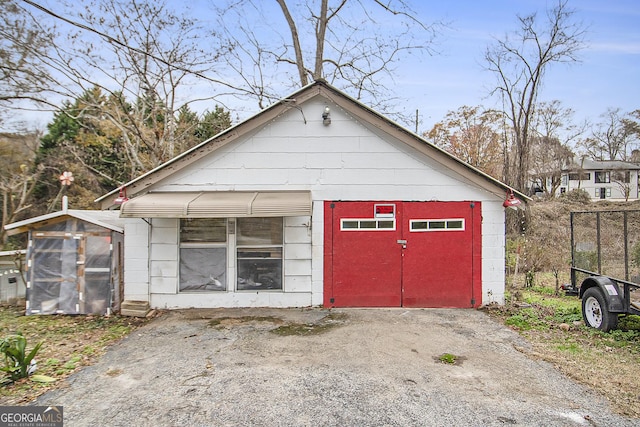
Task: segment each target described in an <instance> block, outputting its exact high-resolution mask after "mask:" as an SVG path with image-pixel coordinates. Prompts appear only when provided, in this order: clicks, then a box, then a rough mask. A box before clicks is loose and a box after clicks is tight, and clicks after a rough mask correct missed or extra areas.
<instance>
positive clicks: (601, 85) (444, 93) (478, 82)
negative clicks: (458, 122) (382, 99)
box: [398, 0, 640, 130]
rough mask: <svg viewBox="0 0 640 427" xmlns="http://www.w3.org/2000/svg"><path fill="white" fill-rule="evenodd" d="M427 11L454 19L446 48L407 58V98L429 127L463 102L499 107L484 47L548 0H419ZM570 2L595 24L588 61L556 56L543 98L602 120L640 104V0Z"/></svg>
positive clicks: (584, 54)
mask: <svg viewBox="0 0 640 427" xmlns="http://www.w3.org/2000/svg"><path fill="white" fill-rule="evenodd" d="M416 3H419V6H416V8H417V9H418V10H419V12H420V14H421V16H423V17H425V18H427V19H431V17H432V18H433V19H443V20H445V21H448V22H450V25H449V28H448V29H447V30H446V31H445V34H443V37H442V38H441V39H440V41H439V43H438V46H437V49H438V50H439V51H440V54H439V55H437V56H433V57H429V58H426V59H425V60H424V61H423V62H422V63H418V64H412V63H407V67H408V68H409V69H413V70H415V71H414V72H408V73H407V74H406V75H403V76H401V77H400V78H399V79H398V83H399V84H400V87H399V88H398V89H399V92H400V93H405V94H406V98H407V106H408V108H409V106H410V107H413V109H414V110H415V109H418V110H419V112H420V116H421V119H422V124H421V126H420V129H421V130H426V129H429V128H431V126H433V124H435V123H436V122H438V121H440V120H442V118H443V117H444V115H445V114H446V113H447V111H452V110H457V109H458V108H459V107H461V106H463V105H468V106H473V105H484V106H487V107H493V106H494V101H492V100H491V99H488V98H487V96H488V93H489V90H490V88H491V87H492V84H493V83H494V76H493V75H492V74H491V73H489V72H487V71H483V53H484V51H485V50H486V47H487V46H488V45H489V44H490V43H491V42H492V40H494V39H495V38H503V36H504V35H505V34H506V33H508V32H512V31H513V30H515V29H517V18H516V15H517V14H519V15H521V16H523V15H528V14H530V13H532V12H535V11H538V13H539V15H540V16H541V17H542V16H544V11H545V9H546V6H547V4H554V2H553V1H549V2H547V1H544V0H475V1H474V0H455V1H440V2H436V1H428V2H416ZM569 6H570V8H572V9H575V10H576V18H577V19H579V20H581V21H583V22H584V24H585V25H586V26H587V34H586V37H585V41H586V48H585V49H584V50H583V51H581V53H580V59H581V62H579V63H574V64H570V65H567V64H553V65H551V67H550V68H549V70H548V74H547V75H546V77H545V83H544V86H543V88H542V91H541V93H540V98H539V100H541V101H551V100H555V99H557V100H560V101H561V102H562V105H563V106H564V107H568V108H571V109H573V110H574V111H575V119H576V120H577V121H582V120H584V119H589V120H590V121H592V122H597V121H598V120H599V116H600V115H601V114H602V113H604V112H605V111H606V110H607V109H608V108H620V109H621V110H622V111H623V112H630V111H633V110H636V109H640V1H637V0H607V1H603V0H573V1H570V3H569Z"/></svg>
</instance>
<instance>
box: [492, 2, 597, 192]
mask: <svg viewBox="0 0 640 427" xmlns="http://www.w3.org/2000/svg"><path fill="white" fill-rule="evenodd" d="M567 4H568V1H567V0H560V1H558V3H557V4H556V5H555V6H554V7H553V8H551V9H550V10H548V11H547V13H546V16H545V18H546V19H544V20H541V19H539V17H538V15H537V14H536V13H533V14H530V15H527V16H518V23H519V28H518V30H516V31H515V32H514V33H512V34H508V35H506V36H505V37H504V39H502V40H496V42H495V43H494V44H493V45H492V46H490V47H488V48H487V50H486V52H485V61H486V64H487V66H486V68H487V70H489V71H491V72H492V73H494V74H495V76H496V79H497V87H496V88H495V89H494V91H493V93H497V94H499V95H500V96H501V98H502V101H503V104H504V111H505V114H506V117H507V118H508V121H509V124H510V126H511V128H512V138H513V156H514V157H515V159H514V162H513V165H514V168H515V170H514V171H509V174H508V176H507V177H506V178H507V180H508V182H509V183H510V184H512V185H514V186H515V187H516V188H518V189H521V190H524V189H525V188H526V187H527V183H528V172H529V168H530V149H531V147H530V146H531V126H532V120H533V117H534V114H535V107H536V102H537V98H538V95H539V94H540V92H541V90H542V85H543V81H544V75H545V72H546V71H547V69H548V68H549V66H551V65H552V64H554V63H569V62H576V61H577V59H578V58H577V53H578V51H579V50H580V49H582V47H583V37H584V34H585V28H584V26H583V25H582V24H581V23H579V22H576V21H575V19H574V17H575V11H573V10H571V9H569V8H568V5H567ZM507 164H509V162H507Z"/></svg>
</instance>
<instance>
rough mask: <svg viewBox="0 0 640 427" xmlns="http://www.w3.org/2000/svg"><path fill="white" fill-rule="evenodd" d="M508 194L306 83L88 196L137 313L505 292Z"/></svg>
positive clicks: (386, 303) (478, 297)
mask: <svg viewBox="0 0 640 427" xmlns="http://www.w3.org/2000/svg"><path fill="white" fill-rule="evenodd" d="M328 117H330V118H331V120H327V118H328ZM121 195H122V196H125V197H124V198H123V197H121ZM505 197H506V198H507V199H505ZM511 199H513V200H519V199H522V200H526V196H524V195H522V194H520V193H518V192H514V190H513V189H511V188H510V187H508V186H506V185H505V184H503V183H501V182H500V181H498V180H496V179H494V178H492V177H491V176H489V175H486V174H484V173H483V172H482V171H480V170H477V169H475V168H474V167H472V166H470V165H468V164H466V163H464V162H463V161H461V160H460V159H457V158H455V157H453V156H451V155H450V154H449V153H447V152H445V151H443V150H442V149H440V148H438V147H437V146H434V145H433V144H430V143H429V142H428V141H425V140H424V139H422V138H421V137H420V136H419V135H417V134H415V133H413V132H411V131H409V130H407V129H405V128H402V127H401V126H399V125H398V124H397V123H395V122H393V121H391V120H389V119H388V118H386V117H384V116H382V115H381V114H379V113H377V112H376V111H374V110H372V109H370V108H368V107H367V106H365V105H363V104H362V103H361V102H359V101H358V100H356V99H353V98H351V97H349V96H348V95H346V94H345V93H343V92H341V91H339V90H338V89H336V88H334V87H332V86H331V85H329V84H327V83H326V82H324V81H317V82H314V83H312V84H310V85H308V86H306V87H304V88H302V89H300V90H298V91H297V92H295V93H293V94H291V95H290V96H288V97H286V98H285V99H283V100H282V102H277V103H275V104H273V105H272V106H270V107H268V108H266V109H265V110H263V111H261V112H259V113H258V114H256V115H255V116H252V117H251V118H249V119H247V120H245V121H243V122H241V123H238V124H237V125H235V126H233V127H231V128H229V129H227V130H225V131H223V132H221V133H220V134H219V135H217V136H215V137H213V138H211V139H210V140H207V141H203V142H202V143H201V144H199V145H197V146H195V147H193V148H192V149H190V150H188V151H186V152H184V153H182V154H181V155H179V156H177V157H175V158H173V159H171V160H169V161H168V162H166V163H165V164H163V165H161V166H159V167H158V168H156V169H154V170H152V171H150V172H148V173H145V174H144V175H141V176H139V177H137V178H135V179H133V180H132V181H130V182H128V183H126V184H124V185H123V186H122V187H121V188H119V189H114V190H113V191H112V192H111V193H109V194H107V195H104V196H103V197H101V198H100V199H98V200H97V202H99V203H101V208H102V209H106V210H118V209H119V210H120V216H121V218H123V219H126V220H127V222H126V223H125V233H124V246H125V247H126V249H127V250H126V253H127V254H128V255H127V256H126V257H125V268H124V282H125V284H124V297H125V298H124V299H125V301H133V302H135V303H136V304H137V303H138V302H140V303H141V304H144V305H145V308H147V309H148V308H161V309H172V308H177V309H179V308H187V307H201V308H209V307H309V306H325V307H463V308H471V307H479V306H482V305H488V304H503V303H504V295H505V270H504V265H505V264H504V260H505V207H511V206H512V205H511V204H510V203H511V202H510V200H511ZM507 202H509V203H507ZM505 203H506V205H505Z"/></svg>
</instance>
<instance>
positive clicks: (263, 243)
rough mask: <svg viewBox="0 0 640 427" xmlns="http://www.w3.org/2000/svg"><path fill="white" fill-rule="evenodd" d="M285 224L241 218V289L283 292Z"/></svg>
mask: <svg viewBox="0 0 640 427" xmlns="http://www.w3.org/2000/svg"><path fill="white" fill-rule="evenodd" d="M283 231H284V221H283V218H282V217H277V218H238V219H237V238H236V239H237V240H236V244H237V269H238V284H237V289H238V290H241V291H242V290H260V289H282V252H283V240H284V239H283Z"/></svg>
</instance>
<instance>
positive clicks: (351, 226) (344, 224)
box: [342, 220, 358, 229]
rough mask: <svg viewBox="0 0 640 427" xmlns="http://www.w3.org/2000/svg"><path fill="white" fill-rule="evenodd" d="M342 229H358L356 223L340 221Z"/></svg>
mask: <svg viewBox="0 0 640 427" xmlns="http://www.w3.org/2000/svg"><path fill="white" fill-rule="evenodd" d="M342 228H344V229H347V228H348V229H357V228H358V221H347V220H342Z"/></svg>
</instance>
